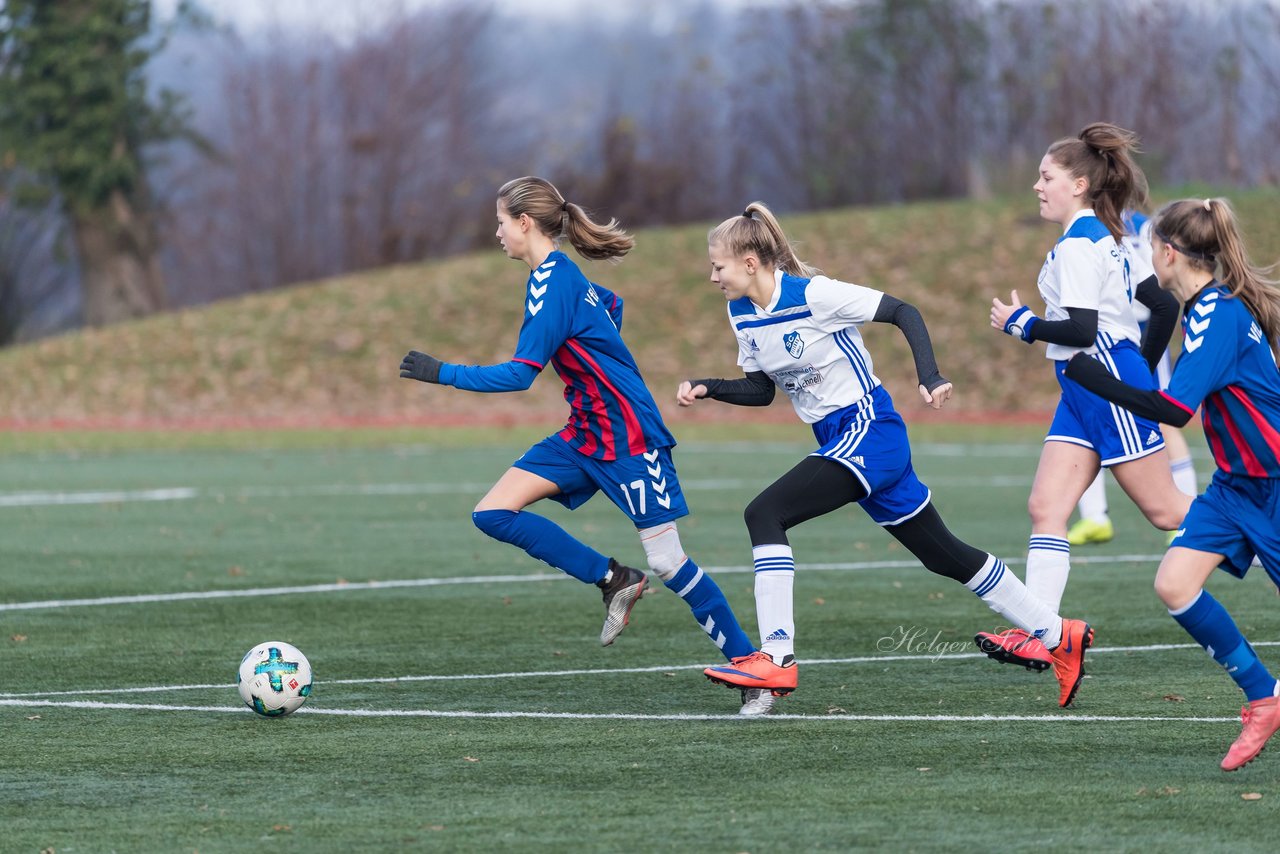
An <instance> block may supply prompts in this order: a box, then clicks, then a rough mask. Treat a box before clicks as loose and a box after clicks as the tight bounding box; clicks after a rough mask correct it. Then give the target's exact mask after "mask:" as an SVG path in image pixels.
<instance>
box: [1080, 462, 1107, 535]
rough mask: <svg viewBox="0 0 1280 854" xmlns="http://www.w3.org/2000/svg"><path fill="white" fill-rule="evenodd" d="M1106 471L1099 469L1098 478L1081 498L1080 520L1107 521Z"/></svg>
mask: <svg viewBox="0 0 1280 854" xmlns="http://www.w3.org/2000/svg"><path fill="white" fill-rule="evenodd" d="M1106 474H1107V471H1106V469H1098V476H1097V477H1095V478H1094V479H1093V483H1091V484H1089V486H1088V488H1087V489H1085V491H1084V495H1081V496H1080V503H1079V505H1077V506H1078V507H1079V509H1080V518H1081V519H1088V520H1089V521H1091V522H1106V521H1107V481H1106Z"/></svg>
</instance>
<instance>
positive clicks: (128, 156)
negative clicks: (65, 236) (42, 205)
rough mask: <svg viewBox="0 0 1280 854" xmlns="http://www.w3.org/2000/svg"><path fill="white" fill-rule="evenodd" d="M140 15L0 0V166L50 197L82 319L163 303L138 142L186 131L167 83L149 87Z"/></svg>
mask: <svg viewBox="0 0 1280 854" xmlns="http://www.w3.org/2000/svg"><path fill="white" fill-rule="evenodd" d="M150 24H151V8H150V4H149V2H148V0H6V2H4V3H3V4H0V168H3V169H5V170H6V171H9V170H13V171H16V172H17V174H19V175H20V176H22V177H24V178H25V179H27V180H26V181H25V183H24V184H23V190H22V195H21V198H22V199H23V200H25V201H27V202H32V203H39V202H41V201H43V200H47V199H48V198H50V197H51V196H52V197H54V198H57V199H58V200H59V201H60V204H61V207H62V209H63V212H64V213H65V215H66V218H67V222H68V224H69V226H70V231H71V235H72V239H73V243H74V246H75V250H76V255H77V258H78V261H79V266H80V280H81V284H82V290H83V304H84V321H85V322H86V323H87V324H89V325H95V326H96V325H101V324H106V323H112V322H115V321H119V320H124V319H126V318H130V317H138V316H141V315H145V314H150V313H152V312H154V311H157V310H159V309H161V308H163V307H164V305H165V288H164V281H163V278H162V276H161V273H160V266H159V262H158V256H157V250H158V246H157V241H156V223H155V211H154V206H153V204H152V201H151V197H150V194H149V193H148V189H147V181H146V172H145V163H144V160H143V152H144V150H145V149H146V148H147V146H149V145H151V144H154V143H158V142H163V141H166V140H171V139H174V138H175V137H178V136H182V135H185V134H186V115H185V114H184V112H183V104H182V102H181V100H180V99H179V98H178V97H177V96H175V95H174V94H173V93H171V92H169V91H163V92H161V93H160V96H159V99H158V100H157V101H156V102H155V103H152V102H151V101H150V100H149V99H148V97H147V80H146V77H145V74H144V69H145V67H146V65H147V63H148V62H149V60H150V59H151V58H152V57H153V56H154V55H155V54H156V53H157V52H158V51H159V50H160V49H161V47H162V46H163V39H162V38H153V37H152V35H151V33H150Z"/></svg>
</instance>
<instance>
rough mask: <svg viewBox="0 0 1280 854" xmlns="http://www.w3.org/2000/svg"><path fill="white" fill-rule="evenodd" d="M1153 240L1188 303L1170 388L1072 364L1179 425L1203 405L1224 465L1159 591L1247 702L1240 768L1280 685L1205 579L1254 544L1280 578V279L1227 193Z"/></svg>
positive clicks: (1276, 707)
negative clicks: (1279, 362) (1138, 384)
mask: <svg viewBox="0 0 1280 854" xmlns="http://www.w3.org/2000/svg"><path fill="white" fill-rule="evenodd" d="M1151 247H1152V264H1153V266H1154V267H1155V271H1156V275H1157V276H1159V278H1160V286H1161V287H1162V288H1165V289H1166V290H1169V291H1172V292H1173V293H1174V294H1175V295H1176V296H1177V297H1178V298H1179V299H1181V300H1182V301H1183V303H1184V305H1185V311H1184V313H1183V317H1182V329H1183V339H1182V354H1181V355H1180V356H1179V357H1178V362H1177V365H1176V366H1175V367H1174V370H1173V377H1172V379H1171V380H1170V381H1169V386H1168V388H1167V389H1166V390H1164V391H1153V390H1149V389H1147V388H1135V387H1134V386H1132V385H1128V384H1126V383H1124V382H1122V381H1120V380H1119V379H1116V378H1115V377H1114V376H1112V375H1111V374H1110V373H1109V372H1108V371H1107V369H1106V368H1105V367H1104V366H1103V365H1102V364H1101V363H1100V362H1099V361H1097V357H1096V356H1093V357H1090V356H1089V355H1087V354H1084V353H1081V354H1078V355H1076V356H1073V357H1072V359H1071V361H1070V362H1069V363H1068V365H1067V369H1066V375H1067V378H1068V379H1070V380H1073V381H1074V382H1077V383H1079V384H1080V385H1082V386H1084V387H1085V388H1087V389H1088V390H1089V391H1091V392H1093V393H1094V394H1097V395H1100V396H1102V397H1104V398H1106V399H1107V400H1109V401H1112V402H1114V403H1116V404H1119V405H1120V406H1123V407H1124V408H1126V409H1128V410H1129V411H1131V412H1133V413H1135V414H1137V415H1141V416H1143V417H1145V418H1150V419H1152V420H1156V421H1160V422H1163V423H1165V424H1173V425H1175V426H1178V427H1181V426H1183V425H1184V424H1186V423H1187V422H1188V421H1190V420H1191V417H1192V416H1193V415H1194V414H1195V411H1196V409H1197V408H1198V407H1199V408H1201V423H1202V424H1203V426H1204V434H1205V438H1206V439H1208V441H1209V448H1210V450H1211V451H1212V452H1213V459H1214V462H1215V463H1216V464H1217V469H1216V471H1215V472H1214V474H1213V480H1212V482H1210V484H1209V486H1208V488H1207V489H1206V490H1205V491H1204V493H1203V494H1201V495H1200V496H1199V497H1197V498H1196V499H1195V501H1194V502H1193V503H1192V505H1191V509H1190V510H1189V511H1188V512H1187V515H1186V518H1185V519H1184V520H1183V522H1182V526H1181V527H1180V528H1179V529H1178V531H1177V533H1176V536H1175V537H1174V539H1173V542H1172V544H1171V545H1170V547H1169V550H1168V551H1167V552H1166V553H1165V556H1164V559H1163V560H1162V561H1161V562H1160V569H1159V570H1158V571H1157V573H1156V593H1157V594H1158V595H1159V596H1160V598H1161V600H1162V601H1163V602H1164V603H1165V605H1166V606H1167V607H1168V609H1169V613H1170V615H1172V616H1173V618H1174V619H1175V620H1177V621H1178V624H1179V625H1181V626H1182V627H1183V628H1184V629H1186V631H1187V633H1188V634H1190V635H1191V636H1192V637H1193V638H1195V640H1196V642H1197V643H1199V644H1200V645H1201V646H1203V647H1204V648H1205V649H1206V650H1207V651H1208V652H1209V654H1210V655H1211V656H1213V658H1214V660H1215V661H1217V662H1218V663H1219V664H1221V665H1222V666H1223V667H1224V668H1226V670H1227V673H1229V674H1230V675H1231V678H1232V679H1234V680H1235V682H1236V684H1237V685H1239V686H1240V689H1241V690H1242V691H1243V692H1244V696H1245V699H1246V700H1247V701H1248V705H1247V706H1245V707H1244V708H1243V709H1242V710H1241V718H1242V720H1243V724H1244V726H1243V729H1242V731H1241V733H1240V737H1239V738H1237V739H1236V740H1235V742H1234V743H1233V744H1232V745H1231V748H1230V749H1229V750H1228V751H1227V755H1226V756H1225V757H1224V758H1223V760H1222V769H1223V770H1224V771H1234V770H1236V769H1237V768H1240V767H1242V766H1244V765H1245V764H1246V763H1248V762H1250V761H1252V760H1253V759H1254V757H1256V756H1257V755H1258V754H1259V753H1260V752H1261V751H1262V748H1263V746H1264V745H1265V744H1266V742H1267V739H1269V738H1270V737H1271V736H1272V735H1273V734H1275V732H1276V731H1277V730H1280V698H1278V697H1277V694H1280V684H1277V682H1276V679H1275V677H1274V676H1272V675H1271V673H1270V671H1268V670H1267V668H1266V667H1265V666H1264V665H1263V664H1262V661H1261V660H1260V659H1259V658H1258V656H1257V654H1256V653H1255V652H1254V650H1253V647H1251V646H1250V645H1249V642H1248V641H1247V640H1245V638H1244V635H1243V634H1241V632H1240V629H1239V628H1238V627H1237V626H1236V624H1235V621H1234V620H1232V619H1231V615H1230V614H1228V613H1227V611H1226V609H1225V608H1223V607H1222V605H1221V604H1220V603H1219V602H1218V601H1217V600H1216V599H1214V598H1213V596H1212V594H1210V593H1209V591H1207V590H1205V589H1204V585H1205V582H1206V581H1207V580H1208V578H1209V576H1210V575H1212V574H1213V571H1214V569H1216V568H1219V567H1220V568H1222V569H1224V570H1226V571H1227V572H1229V573H1231V574H1232V575H1235V576H1238V577H1243V576H1244V574H1245V573H1246V572H1247V571H1248V569H1249V566H1250V564H1251V561H1252V559H1253V556H1254V555H1257V557H1258V562H1260V563H1261V564H1262V567H1263V569H1265V570H1266V573H1267V575H1268V576H1269V577H1270V578H1271V580H1272V582H1273V583H1275V584H1276V585H1277V586H1280V370H1277V368H1276V349H1277V346H1280V290H1278V289H1277V288H1276V284H1277V283H1276V282H1275V281H1272V280H1269V279H1267V278H1266V277H1265V275H1264V273H1265V272H1266V271H1264V270H1261V269H1259V268H1257V267H1255V266H1254V265H1253V264H1252V263H1250V261H1249V257H1248V255H1247V254H1246V252H1245V249H1244V242H1243V240H1242V239H1241V237H1240V230H1239V228H1238V227H1237V225H1236V219H1235V215H1234V213H1233V212H1232V210H1231V206H1230V205H1229V204H1228V203H1227V201H1226V200H1225V199H1205V200H1199V199H1185V200H1183V201H1179V202H1173V203H1171V204H1169V205H1166V206H1165V207H1164V208H1162V209H1161V210H1160V212H1159V213H1157V214H1156V216H1155V218H1154V220H1153V224H1152V241H1151ZM1219 266H1220V267H1221V269H1222V279H1221V280H1218V279H1217V278H1215V275H1214V274H1215V272H1216V270H1217V268H1218V267H1219Z"/></svg>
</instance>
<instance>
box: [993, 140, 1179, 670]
mask: <svg viewBox="0 0 1280 854" xmlns="http://www.w3.org/2000/svg"><path fill="white" fill-rule="evenodd" d="M1136 148H1137V137H1136V135H1135V134H1133V133H1132V132H1130V131H1127V130H1124V129H1122V128H1118V127H1116V126H1115V125H1111V124H1107V123H1104V122H1096V123H1094V124H1091V125H1088V126H1087V127H1085V128H1084V130H1082V131H1081V132H1080V134H1079V136H1076V137H1068V138H1065V139H1060V140H1058V141H1057V142H1055V143H1053V144H1052V145H1051V146H1049V150H1048V151H1047V152H1046V153H1045V155H1044V158H1043V159H1042V160H1041V161H1040V175H1039V180H1037V181H1036V184H1035V188H1034V189H1035V193H1036V196H1037V197H1038V198H1039V200H1040V216H1041V217H1042V218H1043V219H1047V220H1049V221H1051V222H1056V223H1058V224H1059V225H1061V226H1062V231H1063V235H1062V237H1061V238H1059V239H1058V241H1057V243H1056V244H1055V245H1054V247H1053V248H1052V249H1051V250H1050V251H1049V254H1048V256H1047V257H1046V259H1045V263H1044V266H1043V267H1042V268H1041V270H1040V279H1039V286H1040V296H1041V297H1043V299H1044V302H1045V317H1044V318H1039V317H1036V316H1035V315H1034V314H1032V312H1031V309H1029V308H1027V307H1026V306H1024V305H1022V303H1021V301H1019V299H1018V292H1017V291H1014V292H1013V294H1012V299H1011V301H1010V303H1008V304H1006V303H1004V302H1002V301H1000V300H999V299H994V300H992V306H991V325H992V326H993V327H995V328H996V329H1000V330H1002V331H1004V332H1006V333H1008V334H1009V335H1012V336H1014V337H1016V338H1019V339H1021V340H1022V341H1025V342H1027V343H1031V342H1034V341H1044V342H1046V343H1047V344H1048V347H1047V348H1046V351H1045V355H1046V356H1047V357H1048V358H1049V359H1052V360H1053V361H1054V363H1055V371H1056V374H1057V377H1058V384H1059V386H1060V388H1061V390H1062V396H1061V398H1060V400H1059V401H1058V408H1057V411H1056V412H1055V413H1054V416H1053V423H1052V424H1051V425H1050V427H1049V432H1048V435H1047V436H1046V437H1045V440H1044V445H1043V447H1042V449H1041V452H1040V464H1039V466H1038V468H1037V469H1036V476H1035V481H1034V482H1033V484H1032V486H1031V497H1030V498H1029V499H1028V501H1027V510H1028V513H1029V514H1030V516H1031V537H1030V540H1029V542H1028V550H1027V588H1028V589H1029V590H1030V591H1031V592H1032V594H1034V595H1035V597H1036V598H1037V599H1039V600H1041V601H1043V602H1044V603H1046V604H1047V605H1049V606H1050V607H1052V608H1054V609H1055V610H1056V609H1057V608H1058V607H1059V605H1060V604H1061V602H1062V593H1063V590H1064V589H1065V588H1066V584H1067V575H1068V573H1069V572H1070V570H1071V548H1070V545H1069V543H1068V542H1067V523H1068V522H1069V521H1070V520H1071V511H1072V509H1073V508H1074V507H1075V505H1076V502H1077V501H1079V500H1080V496H1081V495H1083V494H1084V491H1085V488H1086V487H1087V486H1088V485H1089V483H1090V482H1091V481H1092V480H1093V479H1094V477H1096V476H1097V474H1098V471H1099V467H1100V466H1105V467H1109V468H1110V469H1111V472H1112V474H1114V475H1115V478H1116V480H1117V481H1118V482H1119V484H1120V486H1121V488H1122V489H1124V491H1125V492H1126V493H1127V494H1128V495H1129V497H1130V498H1131V499H1132V500H1133V502H1134V503H1135V504H1137V505H1138V508H1139V509H1140V510H1141V511H1142V512H1143V515H1145V516H1146V517H1147V519H1148V520H1149V521H1150V522H1151V524H1153V525H1155V526H1156V527H1157V528H1160V529H1162V530H1165V531H1172V530H1174V529H1175V528H1177V527H1178V525H1179V524H1180V523H1181V522H1182V518H1183V517H1184V516H1185V515H1186V512H1187V508H1188V507H1189V506H1190V504H1191V497H1190V496H1189V495H1187V494H1185V493H1183V492H1181V491H1180V490H1179V489H1178V488H1177V487H1176V486H1174V484H1173V479H1172V478H1171V477H1170V474H1169V458H1168V454H1167V453H1166V452H1165V450H1164V439H1163V437H1162V436H1161V433H1160V425H1159V424H1158V423H1157V422H1156V421H1153V420H1151V419H1149V418H1143V417H1140V416H1136V415H1134V414H1132V413H1130V412H1128V411H1127V410H1125V409H1122V408H1120V407H1117V406H1115V405H1113V404H1111V403H1109V402H1107V401H1105V400H1103V399H1102V398H1101V397H1098V396H1097V395H1096V394H1092V393H1091V392H1088V391H1085V390H1084V389H1083V388H1082V387H1081V386H1079V385H1078V384H1076V383H1074V382H1072V381H1071V380H1069V379H1067V378H1066V377H1064V376H1063V372H1064V370H1065V369H1066V365H1067V360H1069V359H1070V358H1071V357H1072V356H1074V355H1075V354H1076V353H1086V354H1088V355H1090V356H1094V357H1095V358H1097V359H1098V360H1099V361H1100V362H1102V363H1103V364H1105V365H1106V366H1107V369H1108V371H1110V372H1111V374H1112V375H1113V376H1115V377H1118V378H1120V379H1122V380H1124V381H1125V382H1127V383H1130V384H1132V385H1135V386H1137V387H1139V388H1147V389H1150V388H1153V387H1154V383H1153V379H1152V376H1151V371H1152V369H1153V368H1154V367H1155V363H1156V361H1157V359H1158V358H1159V356H1160V354H1161V353H1162V352H1163V351H1164V349H1165V346H1166V345H1167V344H1168V341H1169V337H1170V335H1171V333H1172V331H1173V327H1174V325H1175V324H1176V322H1177V316H1178V304H1177V300H1175V299H1173V298H1172V297H1170V295H1169V294H1168V293H1166V292H1164V291H1161V290H1160V286H1159V283H1158V282H1157V280H1156V277H1155V276H1154V275H1148V276H1145V277H1144V278H1143V279H1142V280H1141V281H1140V282H1139V281H1134V280H1133V273H1134V261H1133V259H1132V258H1131V257H1130V256H1129V254H1128V252H1126V250H1125V249H1124V247H1123V245H1122V244H1121V243H1120V238H1121V237H1122V236H1123V234H1124V226H1123V224H1122V223H1121V214H1122V212H1123V211H1124V210H1125V209H1126V208H1129V207H1130V206H1131V205H1132V204H1133V203H1137V204H1141V203H1143V202H1144V201H1145V198H1146V178H1145V177H1144V176H1143V174H1142V171H1141V170H1140V169H1139V168H1138V166H1137V164H1136V163H1134V161H1133V157H1132V152H1133V151H1135V150H1136ZM1144 272H1145V271H1144ZM1134 298H1137V299H1139V300H1141V301H1142V302H1143V303H1144V304H1145V305H1147V306H1148V307H1149V308H1150V309H1151V313H1152V317H1151V323H1150V326H1149V331H1148V333H1147V337H1146V341H1145V342H1142V343H1143V349H1142V350H1141V351H1140V350H1139V343H1140V340H1141V338H1140V333H1139V331H1138V322H1137V320H1136V319H1135V317H1134V314H1133V309H1132V308H1131V304H1132V301H1133V299H1134ZM974 641H975V642H976V643H977V644H978V646H979V648H981V649H982V651H983V652H985V653H986V654H987V655H989V656H991V657H992V658H994V659H996V660H997V661H1003V662H1008V663H1013V664H1021V665H1023V666H1025V667H1028V668H1030V669H1035V670H1043V669H1044V667H1045V664H1046V663H1047V661H1048V660H1049V658H1050V656H1049V655H1048V653H1047V651H1046V650H1045V648H1044V646H1043V644H1041V643H1040V641H1039V640H1038V639H1036V638H1034V637H1030V636H1028V634H1027V633H1026V632H1025V631H1023V630H1021V629H1018V628H1013V629H1008V630H1005V631H996V632H980V633H978V634H977V635H976V636H975V638H974Z"/></svg>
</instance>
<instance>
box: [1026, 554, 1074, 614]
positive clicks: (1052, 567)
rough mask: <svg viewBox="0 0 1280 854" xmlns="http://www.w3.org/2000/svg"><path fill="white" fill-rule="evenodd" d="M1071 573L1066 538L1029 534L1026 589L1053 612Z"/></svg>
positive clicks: (1060, 603) (1060, 600) (1058, 606)
mask: <svg viewBox="0 0 1280 854" xmlns="http://www.w3.org/2000/svg"><path fill="white" fill-rule="evenodd" d="M1070 572H1071V546H1069V545H1068V544H1067V539H1066V537H1050V536H1046V535H1044V534H1032V535H1031V539H1030V540H1029V541H1028V546H1027V590H1028V591H1030V593H1031V595H1032V596H1034V597H1036V598H1037V599H1039V600H1040V601H1041V602H1043V603H1044V604H1045V605H1047V606H1049V607H1050V608H1052V609H1053V611H1054V613H1057V612H1058V609H1059V608H1060V607H1061V606H1062V591H1064V590H1066V589H1067V575H1068V574H1070Z"/></svg>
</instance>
